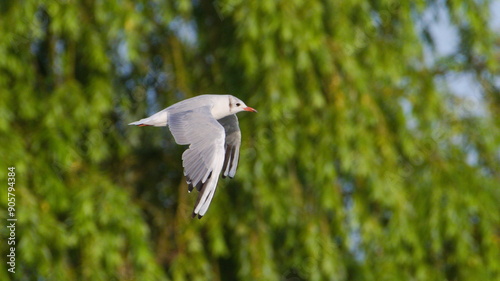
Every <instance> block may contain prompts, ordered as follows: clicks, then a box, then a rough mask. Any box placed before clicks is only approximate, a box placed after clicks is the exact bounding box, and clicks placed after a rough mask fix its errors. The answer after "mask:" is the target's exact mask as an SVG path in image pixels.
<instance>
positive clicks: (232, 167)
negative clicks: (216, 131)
mask: <svg viewBox="0 0 500 281" xmlns="http://www.w3.org/2000/svg"><path fill="white" fill-rule="evenodd" d="M218 121H219V123H220V124H221V125H222V126H223V127H224V130H225V131H226V141H225V144H224V148H225V151H226V154H225V156H224V165H223V166H222V177H224V178H225V177H227V176H229V177H230V178H233V177H234V174H236V169H237V168H238V160H239V158H240V146H241V131H240V126H239V124H238V117H236V114H233V115H229V116H227V117H224V118H222V119H219V120H218Z"/></svg>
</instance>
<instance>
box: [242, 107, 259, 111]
mask: <svg viewBox="0 0 500 281" xmlns="http://www.w3.org/2000/svg"><path fill="white" fill-rule="evenodd" d="M243 110H245V111H250V112H257V110H255V109H253V108H251V107H250V106H247V107H245V108H243Z"/></svg>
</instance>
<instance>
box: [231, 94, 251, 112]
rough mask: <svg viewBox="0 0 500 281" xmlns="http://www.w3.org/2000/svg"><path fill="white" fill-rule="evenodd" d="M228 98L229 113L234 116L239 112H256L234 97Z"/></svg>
mask: <svg viewBox="0 0 500 281" xmlns="http://www.w3.org/2000/svg"><path fill="white" fill-rule="evenodd" d="M228 97H229V112H231V114H236V113H238V112H241V111H250V112H257V110H255V109H253V108H251V107H249V106H247V105H246V104H245V103H244V102H243V101H241V100H240V99H239V98H237V97H234V96H228Z"/></svg>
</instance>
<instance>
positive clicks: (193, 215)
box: [191, 212, 203, 219]
mask: <svg viewBox="0 0 500 281" xmlns="http://www.w3.org/2000/svg"><path fill="white" fill-rule="evenodd" d="M196 215H198V219H201V218H202V217H203V216H202V215H200V214H195V212H193V213H192V214H191V218H192V219H194V218H195V217H196Z"/></svg>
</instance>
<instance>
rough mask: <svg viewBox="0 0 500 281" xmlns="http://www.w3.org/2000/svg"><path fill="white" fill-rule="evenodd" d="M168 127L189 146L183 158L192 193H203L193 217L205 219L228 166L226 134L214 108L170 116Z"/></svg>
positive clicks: (175, 136) (175, 137)
mask: <svg viewBox="0 0 500 281" xmlns="http://www.w3.org/2000/svg"><path fill="white" fill-rule="evenodd" d="M167 122H168V126H169V128H170V132H172V135H173V136H174V139H175V141H176V142H177V143H178V144H181V145H186V144H189V148H188V149H187V150H186V151H184V153H183V154H182V166H183V167H184V175H185V176H186V181H187V183H188V185H189V191H191V190H193V187H196V189H198V191H200V193H199V195H198V199H197V202H196V204H195V208H194V211H193V215H198V217H200V218H201V217H202V216H203V215H204V214H205V212H206V211H207V209H208V206H209V205H210V202H211V201H212V198H213V195H214V193H215V189H216V188H217V181H218V178H219V174H220V172H221V170H222V166H223V164H224V138H225V131H224V128H223V127H222V126H221V124H220V123H219V122H217V120H215V118H213V116H212V114H211V112H210V107H208V106H205V107H201V108H197V109H193V110H188V111H182V112H177V113H173V114H169V116H168V121H167Z"/></svg>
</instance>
